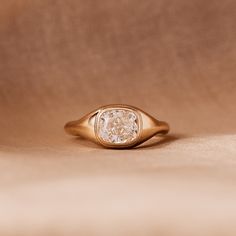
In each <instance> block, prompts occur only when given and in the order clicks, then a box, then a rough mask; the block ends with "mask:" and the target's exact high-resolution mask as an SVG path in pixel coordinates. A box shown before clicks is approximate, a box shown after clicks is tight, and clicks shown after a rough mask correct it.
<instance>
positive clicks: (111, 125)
mask: <svg viewBox="0 0 236 236" xmlns="http://www.w3.org/2000/svg"><path fill="white" fill-rule="evenodd" d="M138 132H139V121H138V116H137V114H136V113H135V112H133V111H132V110H129V109H124V108H114V109H109V110H105V111H103V112H102V113H101V114H100V116H99V119H98V123H97V135H98V137H99V138H100V139H102V140H103V141H104V142H106V143H110V144H129V143H132V142H133V141H134V140H135V139H136V138H137V136H138Z"/></svg>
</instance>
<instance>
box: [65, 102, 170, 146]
mask: <svg viewBox="0 0 236 236" xmlns="http://www.w3.org/2000/svg"><path fill="white" fill-rule="evenodd" d="M64 128H65V131H66V132H67V133H69V134H72V135H76V136H81V137H83V138H86V139H88V140H90V141H93V142H95V143H97V144H100V145H102V146H104V147H107V148H131V147H135V146H137V145H140V144H141V143H143V142H145V141H146V140H148V139H150V138H151V137H153V136H154V135H158V134H167V133H168V132H169V125H168V124H167V123H166V122H164V121H159V120H157V119H155V118H153V117H152V116H150V115H149V114H147V113H146V112H144V111H142V110H141V109H139V108H136V107H134V106H129V105H121V104H115V105H107V106H102V107H100V108H98V109H97V110H95V111H93V112H90V113H89V114H87V115H85V116H84V117H82V118H81V119H79V120H76V121H70V122H68V123H66V125H65V127H64Z"/></svg>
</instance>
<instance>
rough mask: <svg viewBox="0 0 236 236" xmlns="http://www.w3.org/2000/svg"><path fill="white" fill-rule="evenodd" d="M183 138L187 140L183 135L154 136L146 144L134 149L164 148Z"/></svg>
mask: <svg viewBox="0 0 236 236" xmlns="http://www.w3.org/2000/svg"><path fill="white" fill-rule="evenodd" d="M182 138H185V136H184V135H182V134H168V135H163V136H154V137H152V138H151V139H149V140H147V141H146V142H144V143H143V144H141V145H139V146H137V147H135V148H134V149H154V148H162V147H165V146H167V145H169V144H171V143H172V142H174V141H176V140H178V139H182Z"/></svg>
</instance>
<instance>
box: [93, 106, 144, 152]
mask: <svg viewBox="0 0 236 236" xmlns="http://www.w3.org/2000/svg"><path fill="white" fill-rule="evenodd" d="M117 109H119V110H128V111H130V112H133V113H134V114H135V115H136V117H137V125H138V133H137V136H136V137H135V139H134V140H132V141H131V142H128V143H121V144H120V143H110V142H106V141H105V140H103V139H102V138H101V137H100V135H99V132H98V131H99V120H100V117H101V115H102V114H103V113H104V112H106V111H109V110H117ZM94 128H95V129H94V132H95V136H96V138H97V140H98V142H99V143H100V144H102V145H103V146H104V147H108V148H127V147H132V146H135V144H136V143H137V142H138V141H139V137H140V135H141V131H142V117H141V114H140V112H139V110H138V109H136V108H135V107H131V106H125V105H110V106H106V107H101V108H100V109H99V112H98V114H97V116H96V119H95V126H94Z"/></svg>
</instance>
